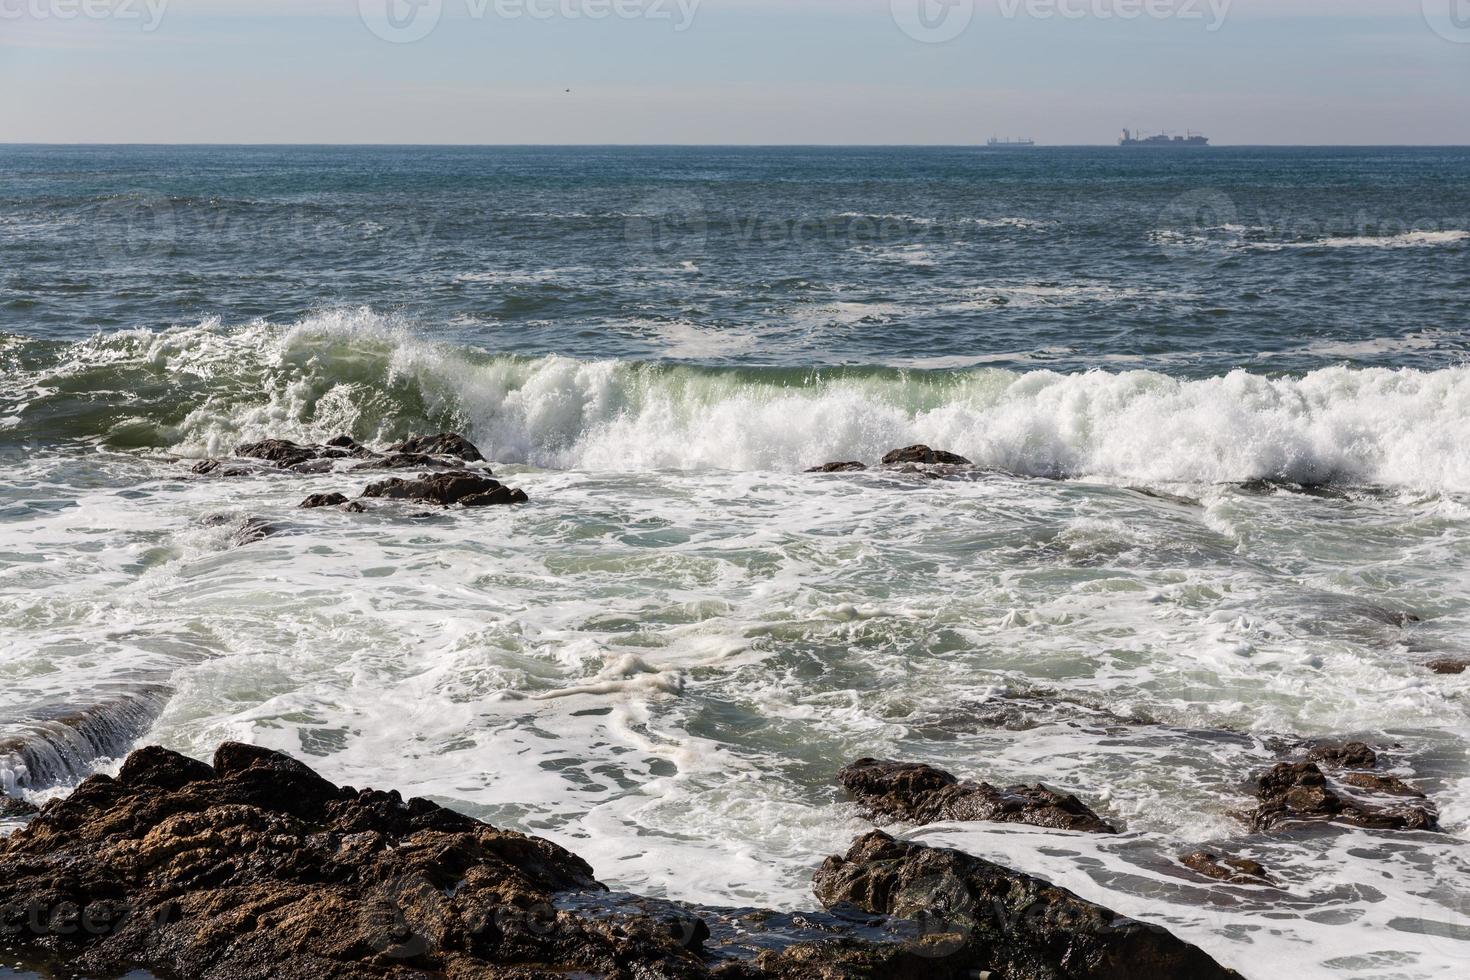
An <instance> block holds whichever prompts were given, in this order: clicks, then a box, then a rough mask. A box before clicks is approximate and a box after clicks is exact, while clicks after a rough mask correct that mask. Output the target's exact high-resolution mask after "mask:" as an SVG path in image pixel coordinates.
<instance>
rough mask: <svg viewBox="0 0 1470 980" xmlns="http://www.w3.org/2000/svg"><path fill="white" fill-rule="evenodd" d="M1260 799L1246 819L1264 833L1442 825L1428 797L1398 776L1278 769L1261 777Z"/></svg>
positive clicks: (1311, 766) (1304, 766)
mask: <svg viewBox="0 0 1470 980" xmlns="http://www.w3.org/2000/svg"><path fill="white" fill-rule="evenodd" d="M1364 776H1366V777H1367V778H1363V777H1364ZM1354 790H1357V792H1355V791H1354ZM1256 795H1257V796H1258V797H1259V799H1260V801H1261V803H1260V805H1259V806H1258V807H1256V809H1255V810H1253V811H1251V813H1249V814H1247V819H1248V820H1249V821H1250V824H1251V826H1252V827H1253V828H1254V829H1256V830H1260V831H1270V830H1283V829H1291V828H1294V827H1301V826H1305V825H1309V824H1313V823H1327V822H1331V823H1342V824H1349V825H1351V826H1354V827H1367V828H1369V829H1372V830H1434V829H1436V828H1437V827H1438V824H1439V812H1438V810H1437V809H1436V808H1435V806H1434V804H1433V803H1431V802H1430V801H1429V798H1428V797H1426V796H1424V795H1423V794H1422V793H1420V792H1418V791H1417V790H1415V789H1413V788H1412V787H1410V786H1408V784H1406V783H1404V782H1403V781H1402V780H1399V779H1397V778H1396V777H1392V776H1389V777H1384V776H1379V775H1376V774H1372V773H1368V774H1362V773H1356V774H1349V775H1348V776H1347V777H1345V778H1343V779H1329V778H1328V777H1327V776H1326V775H1325V774H1324V773H1323V772H1322V770H1321V769H1320V768H1319V767H1318V766H1317V764H1316V763H1314V762H1298V763H1290V762H1283V763H1281V764H1280V765H1277V766H1276V767H1275V768H1274V769H1272V770H1271V771H1270V772H1268V773H1266V774H1265V775H1264V776H1262V777H1261V779H1260V781H1259V783H1258V786H1257V791H1256ZM1385 795H1387V796H1389V797H1390V798H1388V799H1383V798H1382V797H1383V796H1385Z"/></svg>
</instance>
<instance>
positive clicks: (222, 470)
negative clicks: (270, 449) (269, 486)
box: [189, 459, 274, 479]
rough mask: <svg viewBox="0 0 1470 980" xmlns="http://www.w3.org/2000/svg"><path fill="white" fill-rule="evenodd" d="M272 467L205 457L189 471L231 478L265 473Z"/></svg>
mask: <svg viewBox="0 0 1470 980" xmlns="http://www.w3.org/2000/svg"><path fill="white" fill-rule="evenodd" d="M272 469H274V467H270V466H261V465H259V464H256V465H251V464H249V463H244V462H239V461H235V462H231V461H229V460H224V459H205V460H200V461H199V462H197V463H195V464H194V465H193V466H191V467H189V472H191V473H195V474H198V475H199V476H213V477H218V478H220V479H233V478H236V477H242V476H256V475H258V474H260V473H265V472H268V471H270V470H272Z"/></svg>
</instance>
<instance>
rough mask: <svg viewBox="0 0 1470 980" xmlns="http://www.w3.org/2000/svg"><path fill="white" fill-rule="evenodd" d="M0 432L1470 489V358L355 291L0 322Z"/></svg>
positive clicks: (184, 448) (639, 466)
mask: <svg viewBox="0 0 1470 980" xmlns="http://www.w3.org/2000/svg"><path fill="white" fill-rule="evenodd" d="M0 362H3V363H4V364H5V366H6V368H7V371H6V374H5V378H4V379H3V381H0V441H9V442H12V443H13V442H15V441H17V440H19V439H26V438H28V439H32V440H40V441H42V442H47V443H54V442H65V441H81V442H88V443H95V444H102V445H108V446H112V447H116V448H123V449H151V450H165V451H168V452H172V453H175V454H178V455H182V456H205V455H211V454H220V453H225V452H228V451H229V449H230V448H231V447H232V446H234V445H235V444H236V443H238V442H240V441H243V440H248V439H257V438H265V437H280V438H292V439H302V440H320V439H325V438H329V437H330V436H332V435H335V434H338V433H341V432H348V433H351V434H352V435H354V436H356V437H357V438H359V439H361V440H364V441H369V442H371V441H381V440H386V439H391V438H395V437H399V436H402V435H405V434H408V433H410V432H413V431H428V430H433V431H440V430H446V429H458V430H461V431H465V432H466V433H467V434H468V435H470V436H471V437H472V438H473V439H474V440H475V441H476V442H477V443H478V444H479V445H481V447H482V448H483V449H485V450H486V452H487V454H488V455H490V456H491V457H492V458H494V459H496V460H498V461H500V462H502V463H524V464H529V465H534V466H539V467H547V468H555V469H586V470H614V471H625V470H710V469H729V470H774V471H794V470H799V469H802V468H805V467H807V466H811V465H814V464H817V463H822V462H825V461H828V460H833V459H869V460H871V459H874V458H876V457H878V456H880V455H882V454H883V453H884V452H886V451H887V450H889V449H892V448H893V447H895V446H899V445H907V444H910V443H914V442H926V443H929V444H931V445H935V446H942V447H943V448H945V449H949V450H951V451H954V452H958V453H961V454H963V455H965V456H967V457H969V458H970V459H972V460H974V461H975V462H976V463H979V464H981V465H984V466H992V467H997V468H1001V469H1005V470H1009V471H1011V472H1015V473H1019V474H1023V475H1031V476H1041V477H1053V478H1073V477H1095V478H1106V479H1120V480H1135V481H1148V482H1197V483H1211V482H1229V481H1239V480H1254V479H1281V480H1290V481H1294V482H1299V483H1314V484H1317V483H1329V482H1337V483H1345V484H1374V485H1384V486H1412V487H1418V488H1425V489H1438V490H1450V491H1458V490H1467V489H1470V458H1467V457H1465V455H1464V453H1463V451H1462V447H1463V446H1464V445H1465V444H1466V443H1467V441H1470V368H1463V367H1454V368H1446V369H1441V370H1435V371H1421V370H1411V369H1400V370H1390V369H1383V368H1372V369H1353V368H1347V367H1333V368H1326V369H1322V370H1317V371H1313V372H1311V373H1308V374H1305V375H1301V376H1294V377H1293V376H1271V375H1262V374H1253V373H1249V372H1246V371H1241V370H1237V371H1233V372H1230V373H1228V374H1225V375H1221V376H1218V377H1210V378H1197V379H1180V378H1175V377H1171V376H1169V375H1165V374H1162V373H1157V372H1151V371H1130V372H1123V373H1109V372H1105V371H1090V372H1085V373H1078V374H1059V373H1056V372H1051V371H1030V372H1016V371H1007V370H1000V369H989V368H971V369H963V370H943V371H910V370H901V369H895V368H849V369H837V370H826V369H824V370H821V371H817V370H809V369H802V368H745V369H737V368H700V367H689V366H682V365H680V366H676V365H667V364H656V363H646V362H633V361H619V360H603V361H584V360H577V359H573V358H568V357H559V356H549V357H539V358H527V357H512V356H504V355H494V354H491V353H489V352H486V351H483V350H480V349H476V348H472V347H465V346H455V345H450V344H442V343H435V342H431V341H429V340H425V339H423V338H422V336H421V335H420V334H419V333H418V332H417V325H415V324H413V323H409V322H405V321H401V320H397V319H395V318H393V317H387V316H382V315H379V314H375V313H373V312H371V311H368V310H352V311H336V312H330V313H324V314H320V315H317V316H314V317H311V318H308V319H306V320H304V321H302V322H300V323H297V324H295V325H292V326H284V327H281V326H273V325H270V324H264V323H256V324H252V325H249V326H244V327H234V328H230V327H225V326H223V325H221V324H219V323H218V322H206V323H203V324H200V325H198V326H194V327H186V328H173V329H169V330H161V331H146V330H135V331H125V332H120V333H113V334H107V335H98V336H96V337H93V338H91V339H90V340H87V341H85V342H82V343H79V344H72V345H61V344H50V345H46V344H41V343H38V342H35V341H24V340H21V339H19V338H0Z"/></svg>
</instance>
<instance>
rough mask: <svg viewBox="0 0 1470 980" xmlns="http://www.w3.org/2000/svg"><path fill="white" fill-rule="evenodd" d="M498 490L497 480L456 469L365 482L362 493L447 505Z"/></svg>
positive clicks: (377, 496)
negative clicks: (377, 481) (408, 478)
mask: <svg viewBox="0 0 1470 980" xmlns="http://www.w3.org/2000/svg"><path fill="white" fill-rule="evenodd" d="M501 489H506V488H504V487H503V486H502V484H501V483H500V481H499V480H493V479H491V478H490V477H488V476H485V475H483V474H481V473H471V472H468V471H466V470H457V471H453V472H449V473H420V474H419V476H418V479H416V480H403V479H399V478H397V477H395V478H393V479H391V480H384V481H382V482H381V483H374V484H371V485H369V486H368V488H367V489H366V490H364V491H363V492H362V495H363V496H364V497H375V498H381V499H387V500H416V501H421V502H425V503H436V504H441V505H443V506H446V507H447V506H449V505H450V504H457V503H459V502H460V501H462V500H465V499H466V498H469V497H478V496H482V495H488V494H493V493H495V492H496V491H498V490H501ZM512 492H513V491H512ZM522 496H524V494H522Z"/></svg>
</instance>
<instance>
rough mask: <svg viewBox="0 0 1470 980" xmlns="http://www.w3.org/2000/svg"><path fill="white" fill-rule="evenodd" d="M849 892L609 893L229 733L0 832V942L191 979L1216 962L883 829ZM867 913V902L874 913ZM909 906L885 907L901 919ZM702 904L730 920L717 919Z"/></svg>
mask: <svg viewBox="0 0 1470 980" xmlns="http://www.w3.org/2000/svg"><path fill="white" fill-rule="evenodd" d="M816 889H817V893H818V895H819V896H820V897H821V898H822V899H823V901H824V902H827V903H828V904H829V905H839V906H844V907H847V906H856V907H857V908H858V909H859V910H861V911H862V912H864V913H865V917H864V918H863V919H862V920H860V921H856V922H855V921H854V920H853V919H852V918H850V917H848V915H847V913H846V912H843V914H841V915H831V914H827V913H822V912H816V913H810V914H805V915H801V916H790V915H781V914H778V913H775V912H764V911H758V910H748V911H744V912H740V913H736V912H734V911H732V910H705V909H694V908H691V907H688V906H683V905H679V904H677V903H672V902H665V901H659V900H654V899H641V898H638V897H636V896H617V895H610V894H609V893H608V892H607V890H606V888H605V887H604V886H603V885H602V884H600V883H599V882H598V881H597V880H596V879H595V878H594V877H593V874H592V869H591V868H590V867H588V866H587V864H586V863H585V862H583V861H582V860H580V859H579V858H577V857H576V856H575V855H573V854H571V853H569V852H567V851H565V850H563V849H562V848H560V847H558V846H556V845H555V844H552V843H550V842H548V841H544V840H540V839H538V838H535V837H528V836H525V835H523V834H518V833H513V832H510V831H503V830H497V829H496V828H494V827H491V826H489V825H487V824H483V823H480V822H479V821H477V820H474V819H471V818H470V817H466V816H463V815H461V814H458V813H454V812H453V811H450V810H446V809H444V808H442V807H440V806H437V805H436V804H434V803H431V802H428V801H425V800H418V799H413V800H404V799H403V798H402V797H401V796H399V794H397V793H392V792H389V793H383V792H378V791H374V790H362V791H360V792H359V791H357V790H354V789H352V788H350V787H338V786H334V785H332V784H331V783H330V782H328V781H327V780H325V779H323V778H322V777H321V776H319V775H318V774H316V773H315V772H313V771H312V770H311V769H309V768H308V767H306V766H305V765H302V764H301V763H300V762H298V761H296V760H295V759H292V758H290V757H289V756H285V755H281V754H279V753H276V752H271V751H268V750H266V749H262V748H258V747H255V746H249V745H240V744H232V743H227V744H225V745H222V746H220V748H219V750H218V751H217V752H216V753H215V757H214V764H213V765H212V766H211V765H205V764H204V763H202V762H196V761H194V760H192V759H188V758H185V757H184V756H181V755H178V754H176V753H173V752H169V751H167V750H164V749H161V748H148V749H143V750H140V751H138V752H135V753H133V754H132V755H131V756H129V757H128V758H127V760H126V761H125V762H124V764H123V766H122V768H121V770H120V771H119V773H118V776H117V777H116V778H115V779H114V778H109V777H107V776H93V777H91V778H89V779H87V780H85V781H83V782H82V783H81V784H80V785H79V786H78V787H77V788H76V790H75V791H74V792H73V793H72V794H71V795H70V796H68V797H66V798H65V799H63V800H60V801H57V802H54V803H51V804H49V805H48V806H47V807H46V809H45V810H44V811H43V812H42V813H40V814H39V815H37V816H35V817H34V818H33V819H32V820H31V822H30V823H29V824H28V825H27V826H26V827H24V828H23V829H21V830H19V831H17V832H16V833H15V834H13V835H12V836H10V837H8V838H5V839H0V930H3V932H4V934H5V935H6V940H7V942H6V946H7V948H6V952H7V955H13V956H16V957H18V958H22V959H30V960H37V959H40V958H42V957H49V958H50V959H52V960H54V961H55V962H56V963H57V966H58V968H64V969H63V972H65V973H66V974H67V975H72V974H85V975H103V976H115V975H120V974H122V973H125V972H127V971H130V970H137V969H142V970H148V971H151V972H153V973H155V974H157V975H159V976H176V977H191V978H194V977H197V978H200V980H278V978H285V980H363V978H366V980H427V978H431V977H433V978H445V980H481V978H485V980H489V978H505V980H541V978H547V980H550V978H553V977H560V978H565V977H568V976H595V977H617V978H627V980H632V978H646V980H711V978H715V977H719V978H723V980H839V978H840V980H860V978H861V980H961V978H972V977H974V976H976V975H977V974H979V973H981V972H983V971H995V972H994V975H997V976H1004V977H1007V978H1013V980H1063V978H1082V977H1096V978H1102V980H1111V978H1118V980H1122V978H1123V977H1129V978H1135V977H1145V976H1146V977H1149V978H1150V980H1175V978H1179V980H1184V978H1189V980H1196V978H1199V980H1215V978H1225V977H1232V976H1234V975H1233V974H1232V973H1230V972H1229V971H1226V970H1224V969H1222V968H1221V967H1220V966H1219V965H1218V964H1216V963H1215V962H1214V961H1213V960H1211V959H1210V958H1209V957H1208V956H1206V955H1205V954H1204V953H1202V952H1201V951H1199V950H1198V949H1196V948H1194V947H1192V946H1189V945H1187V944H1185V943H1183V942H1181V941H1179V940H1178V939H1175V938H1174V937H1172V936H1170V935H1168V934H1167V933H1165V932H1163V931H1162V930H1158V929H1154V928H1151V927H1147V926H1144V925H1141V924H1140V923H1137V922H1134V921H1133V920H1130V919H1126V918H1123V917H1121V916H1118V915H1116V914H1114V913H1112V912H1110V911H1108V910H1107V909H1104V908H1102V907H1100V906H1097V905H1093V904H1091V903H1089V902H1086V901H1083V900H1082V899H1080V898H1078V897H1077V896H1075V895H1072V894H1071V893H1069V892H1066V891H1064V890H1062V889H1058V888H1054V887H1052V886H1050V885H1047V884H1046V883H1044V882H1041V881H1038V880H1037V879H1034V878H1030V877H1028V876H1026V875H1022V874H1018V873H1016V872H1013V871H1008V870H1007V869H1005V868H1003V867H1000V866H999V865H995V864H991V863H989V862H986V861H982V860H979V859H977V858H972V857H968V856H966V855H963V854H960V853H958V852H955V851H944V850H937V849H933V848H928V847H924V846H922V845H918V844H908V843H902V844H901V843H899V842H896V841H894V840H893V839H892V838H890V837H887V836H886V835H883V834H870V835H868V836H867V837H864V838H862V839H860V840H859V841H858V842H857V843H856V844H855V845H854V847H853V848H852V850H851V851H850V852H849V853H848V855H847V856H846V857H843V858H832V859H830V860H829V861H828V862H827V863H826V864H825V865H824V866H823V868H822V870H821V871H820V872H819V873H818V875H817V877H816ZM875 917H876V918H875ZM889 917H895V918H889ZM710 923H714V924H716V925H717V926H718V928H717V929H711V928H710Z"/></svg>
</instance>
